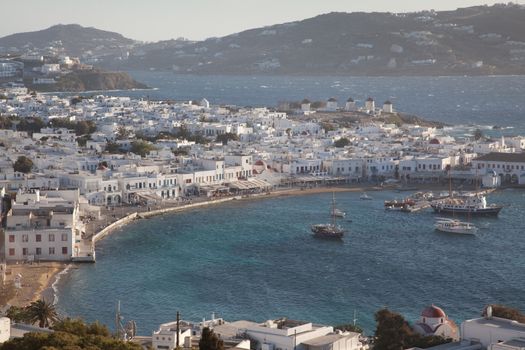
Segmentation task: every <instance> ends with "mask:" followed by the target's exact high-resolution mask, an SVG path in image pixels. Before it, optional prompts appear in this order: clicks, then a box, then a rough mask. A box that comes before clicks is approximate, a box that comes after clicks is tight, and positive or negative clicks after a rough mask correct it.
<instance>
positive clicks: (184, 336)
mask: <svg viewBox="0 0 525 350" xmlns="http://www.w3.org/2000/svg"><path fill="white" fill-rule="evenodd" d="M183 323H184V322H179V332H178V333H179V334H178V340H179V344H178V345H179V347H181V348H182V347H184V348H186V349H190V348H191V337H192V329H191V327H188V326H187V325H186V324H185V323H184V324H183ZM151 346H152V348H153V349H154V350H174V349H177V322H170V323H164V324H161V325H160V327H159V329H158V330H156V331H153V334H152V336H151Z"/></svg>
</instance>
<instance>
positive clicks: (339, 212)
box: [330, 208, 346, 218]
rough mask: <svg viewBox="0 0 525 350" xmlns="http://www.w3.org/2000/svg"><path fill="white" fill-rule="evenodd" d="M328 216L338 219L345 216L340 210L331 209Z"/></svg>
mask: <svg viewBox="0 0 525 350" xmlns="http://www.w3.org/2000/svg"><path fill="white" fill-rule="evenodd" d="M330 215H333V216H337V217H338V218H344V217H345V216H346V213H345V212H344V211H342V210H340V209H337V208H333V209H332V210H331V211H330Z"/></svg>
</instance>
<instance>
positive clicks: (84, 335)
mask: <svg viewBox="0 0 525 350" xmlns="http://www.w3.org/2000/svg"><path fill="white" fill-rule="evenodd" d="M53 330H54V332H53V333H26V334H24V336H23V337H22V338H15V339H13V340H10V341H7V342H5V343H4V344H3V345H2V346H0V349H1V350H33V349H42V350H58V349H64V350H66V349H67V350H140V349H141V346H140V345H138V344H136V343H131V342H124V341H121V340H119V339H115V338H112V337H110V333H109V331H108V329H107V328H106V326H103V325H101V324H99V323H98V322H95V323H92V324H85V323H84V322H83V321H82V320H78V319H73V320H72V319H65V320H62V321H58V322H57V323H55V324H54V325H53Z"/></svg>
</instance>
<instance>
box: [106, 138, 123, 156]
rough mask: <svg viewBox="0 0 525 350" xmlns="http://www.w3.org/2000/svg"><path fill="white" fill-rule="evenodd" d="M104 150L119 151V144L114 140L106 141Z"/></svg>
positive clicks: (112, 152)
mask: <svg viewBox="0 0 525 350" xmlns="http://www.w3.org/2000/svg"><path fill="white" fill-rule="evenodd" d="M105 151H106V152H108V153H111V154H114V153H120V146H119V145H118V143H116V142H111V141H108V142H107V143H106V148H105Z"/></svg>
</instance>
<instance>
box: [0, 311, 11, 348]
mask: <svg viewBox="0 0 525 350" xmlns="http://www.w3.org/2000/svg"><path fill="white" fill-rule="evenodd" d="M10 337H11V320H10V319H9V318H7V317H0V344H1V343H5V342H6V341H8V340H9V338H10Z"/></svg>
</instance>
